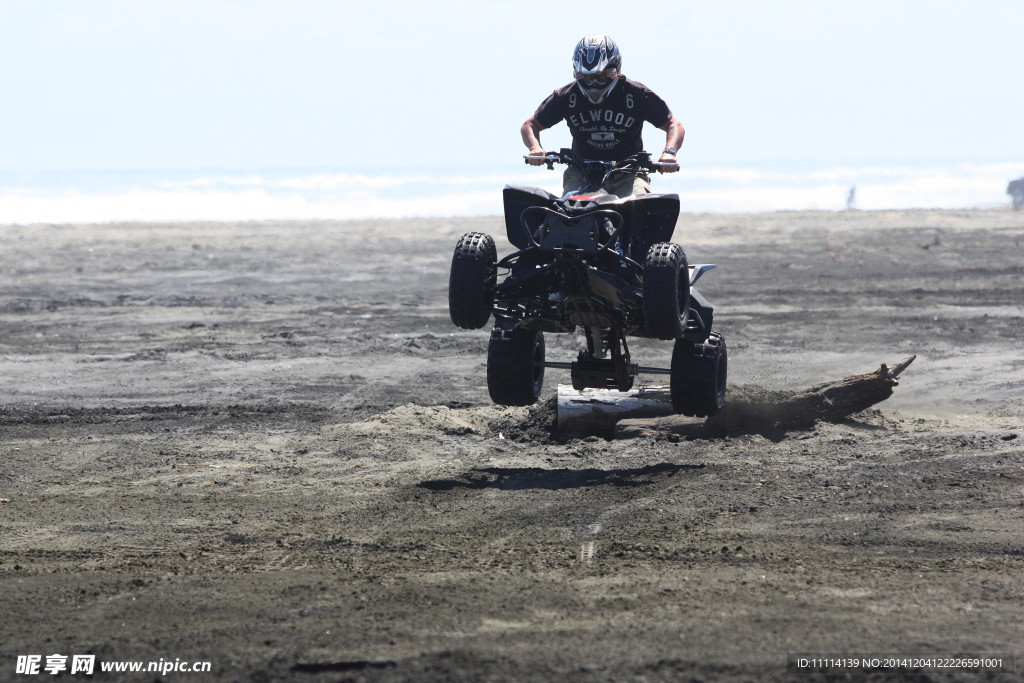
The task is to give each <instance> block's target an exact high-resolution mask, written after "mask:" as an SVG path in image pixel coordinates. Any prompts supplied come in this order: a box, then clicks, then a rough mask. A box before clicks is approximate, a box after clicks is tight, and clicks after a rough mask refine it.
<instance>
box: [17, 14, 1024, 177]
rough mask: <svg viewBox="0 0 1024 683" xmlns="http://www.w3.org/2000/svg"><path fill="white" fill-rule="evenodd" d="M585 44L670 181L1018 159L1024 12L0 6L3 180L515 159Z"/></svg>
mask: <svg viewBox="0 0 1024 683" xmlns="http://www.w3.org/2000/svg"><path fill="white" fill-rule="evenodd" d="M588 32H607V33H609V34H610V35H612V37H613V38H615V40H616V41H617V42H618V43H619V46H620V48H621V50H622V52H623V71H624V73H626V75H628V76H630V77H631V78H634V79H636V80H639V81H641V82H643V83H646V84H647V85H648V86H650V87H651V88H653V89H654V90H655V91H656V92H658V93H659V94H660V95H661V96H662V97H664V98H665V100H666V101H667V102H668V103H669V106H670V107H671V108H672V110H673V112H674V113H675V114H676V115H677V116H678V117H679V118H680V119H681V120H682V121H683V123H684V125H685V126H686V129H687V136H686V142H685V144H684V146H683V153H682V155H681V156H682V160H683V163H684V164H686V163H695V164H714V163H719V162H721V163H742V162H780V163H782V162H787V161H812V162H826V163H834V162H893V161H895V162H918V161H926V162H928V161H943V160H970V161H982V162H984V161H1000V160H1010V161H1015V160H1021V159H1024V88H1022V87H1021V83H1020V66H1021V56H1022V54H1024V51H1022V47H1021V44H1022V39H1021V35H1024V2H1021V1H1020V0H1002V1H1000V2H994V1H985V0H963V1H962V2H939V1H936V2H925V1H912V0H882V1H873V0H856V1H853V0H849V1H846V2H831V1H829V2H825V1H811V0H772V1H771V2H742V1H739V0H732V1H730V0H720V1H717V2H711V1H710V0H706V1H702V2H688V1H681V0H670V1H668V2H660V1H650V2H646V3H628V2H622V1H621V0H617V1H615V2H600V1H597V0H589V1H588V2H572V3H561V2H557V1H554V0H544V1H535V0H526V1H521V0H520V1H516V2H508V1H507V0H505V1H501V2H490V1H480V0H477V1H473V2H470V1H466V2H462V1H459V0H440V1H434V2H426V3H424V2H422V0H408V1H405V0H402V1H394V2H389V1H387V0H378V1H376V2H347V1H345V0H340V1H339V0H333V1H314V0H273V1H263V0H245V1H234V0H173V1H170V0H169V1H166V2H162V1H159V0H147V1H143V2H140V1H139V0H109V1H105V0H88V1H83V0H2V1H0V56H2V59H0V92H2V93H3V100H2V106H0V130H2V131H3V137H2V145H0V170H6V171H28V170H64V169H128V168H153V169H167V168H198V167H207V168H270V167H309V166H315V167H341V168H358V167H360V166H361V165H367V166H373V167H381V166H386V165H388V164H396V165H400V166H410V165H419V164H430V165H436V164H439V163H442V164H443V163H447V162H449V161H450V162H451V163H452V164H453V165H456V164H466V163H472V162H475V161H479V162H481V163H490V164H493V163H495V162H502V161H503V160H505V159H518V156H519V155H521V154H523V152H524V148H523V147H522V143H521V142H520V139H519V126H520V124H521V123H522V122H523V121H524V120H525V119H526V118H527V117H528V116H529V115H530V114H531V113H532V112H533V110H534V109H535V108H536V106H537V104H539V103H540V101H541V100H542V99H543V98H544V97H545V96H546V95H547V94H548V93H550V92H551V91H552V90H553V89H555V88H556V87H558V86H561V85H563V84H565V83H567V82H568V81H569V80H571V53H572V48H573V46H574V45H575V43H576V41H577V40H579V38H580V37H581V36H582V35H583V34H585V33H588ZM542 141H543V142H544V143H545V146H546V147H548V148H549V149H554V148H557V147H559V146H563V145H567V144H568V141H569V140H568V134H567V132H566V129H565V126H564V124H562V125H560V126H559V127H557V128H554V129H552V130H550V131H546V132H545V133H544V135H543V136H542ZM645 141H646V143H647V145H646V146H647V148H648V149H650V150H652V151H657V150H660V149H661V147H662V145H663V144H664V137H663V133H661V131H657V130H655V129H648V131H647V132H646V133H645Z"/></svg>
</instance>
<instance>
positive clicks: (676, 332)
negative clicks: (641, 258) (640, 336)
mask: <svg viewBox="0 0 1024 683" xmlns="http://www.w3.org/2000/svg"><path fill="white" fill-rule="evenodd" d="M643 288H644V321H645V323H646V327H647V334H648V336H650V337H654V338H656V339H678V338H679V337H682V336H683V332H684V331H685V330H686V315H687V309H688V308H689V306H690V269H689V266H688V265H687V263H686V252H684V251H683V248H682V247H681V246H679V245H678V244H672V243H671V242H659V243H657V244H654V245H652V246H651V248H650V250H649V251H648V252H647V259H646V260H645V262H644V285H643Z"/></svg>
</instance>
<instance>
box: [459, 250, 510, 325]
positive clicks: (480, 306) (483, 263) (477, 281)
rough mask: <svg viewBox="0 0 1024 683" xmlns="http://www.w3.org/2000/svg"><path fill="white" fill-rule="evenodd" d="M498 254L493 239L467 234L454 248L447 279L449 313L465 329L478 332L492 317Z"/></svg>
mask: <svg viewBox="0 0 1024 683" xmlns="http://www.w3.org/2000/svg"><path fill="white" fill-rule="evenodd" d="M497 259H498V252H497V249H495V246H494V238H493V237H491V236H490V235H486V234H484V233H482V232H467V233H466V234H465V235H463V236H462V237H461V238H460V239H459V242H458V244H456V245H455V254H454V255H453V256H452V271H451V276H450V277H449V279H448V313H449V314H450V315H451V317H452V322H453V323H455V324H456V325H457V326H458V327H461V328H463V329H466V330H479V329H480V328H481V327H483V326H484V325H486V324H487V319H488V318H490V317H491V306H492V304H493V296H494V294H493V293H494V283H495V279H496V274H497V270H496V268H495V262H496V261H497Z"/></svg>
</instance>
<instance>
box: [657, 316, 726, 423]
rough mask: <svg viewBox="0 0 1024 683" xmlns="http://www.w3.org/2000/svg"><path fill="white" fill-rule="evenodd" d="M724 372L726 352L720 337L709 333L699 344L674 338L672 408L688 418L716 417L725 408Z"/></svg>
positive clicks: (715, 333)
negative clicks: (705, 339)
mask: <svg viewBox="0 0 1024 683" xmlns="http://www.w3.org/2000/svg"><path fill="white" fill-rule="evenodd" d="M728 371H729V352H728V350H727V349H726V346H725V338H724V337H722V335H720V334H718V333H717V332H712V333H711V336H709V337H708V339H707V341H705V342H703V343H701V344H694V343H693V342H691V341H687V340H686V339H677V340H676V345H675V348H674V349H673V350H672V375H671V380H670V386H671V392H672V407H673V408H674V409H675V410H676V412H678V413H682V414H683V415H689V416H690V417H711V416H712V415H715V414H717V413H718V411H719V410H721V409H722V406H723V405H725V384H726V379H727V376H728Z"/></svg>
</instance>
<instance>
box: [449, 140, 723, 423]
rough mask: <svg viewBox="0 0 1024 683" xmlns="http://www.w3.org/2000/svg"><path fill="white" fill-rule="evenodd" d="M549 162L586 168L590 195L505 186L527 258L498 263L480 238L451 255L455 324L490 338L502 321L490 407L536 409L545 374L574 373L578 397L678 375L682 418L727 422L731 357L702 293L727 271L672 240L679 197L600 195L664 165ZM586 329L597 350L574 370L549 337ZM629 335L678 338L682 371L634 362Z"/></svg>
mask: <svg viewBox="0 0 1024 683" xmlns="http://www.w3.org/2000/svg"><path fill="white" fill-rule="evenodd" d="M544 163H545V164H546V165H547V166H548V168H549V169H553V168H554V165H555V164H566V165H568V166H570V167H572V168H575V169H577V170H578V171H580V172H581V174H582V175H583V177H584V178H585V185H584V187H582V188H580V189H579V190H576V191H573V192H568V193H566V194H565V195H563V196H562V197H556V196H555V195H553V194H551V193H550V192H547V191H545V190H542V189H539V188H535V187H513V186H506V187H505V189H504V209H505V228H506V233H507V236H508V240H509V242H511V244H512V245H513V246H514V247H515V248H516V249H517V251H515V252H513V253H511V254H509V255H507V256H505V257H503V258H501V259H500V260H498V258H497V250H496V247H495V243H494V239H493V238H492V237H491V236H490V235H487V234H484V233H479V232H471V233H467V234H465V235H463V236H462V238H461V239H460V240H459V242H458V244H457V245H456V247H455V253H454V255H453V258H452V268H451V275H450V280H449V312H450V314H451V318H452V322H454V323H455V324H456V325H457V326H459V327H462V328H465V329H479V328H481V327H484V326H485V325H486V324H487V321H488V320H489V319H490V318H491V317H492V316H493V318H494V327H493V329H492V330H491V337H490V342H489V345H488V354H487V385H488V391H489V393H490V396H491V399H492V400H493V401H494V402H495V403H499V404H504V405H531V404H533V403H535V402H536V401H537V398H538V397H539V395H540V391H541V387H542V385H543V381H544V369H545V368H560V369H567V370H569V371H570V373H571V376H572V385H573V387H574V388H575V389H577V390H582V389H584V388H588V387H589V388H601V389H617V390H619V391H623V392H625V391H629V390H630V389H631V388H632V387H633V382H634V379H635V378H636V376H637V375H638V374H640V373H655V374H667V375H670V387H671V395H672V403H673V406H674V408H675V409H676V411H677V412H680V413H683V414H686V415H694V416H702V417H703V416H710V415H714V414H715V413H717V412H718V411H719V410H720V409H721V407H722V405H723V403H724V399H725V385H726V374H727V367H728V354H727V350H726V346H725V340H724V338H723V337H722V336H721V335H720V334H718V333H717V332H713V331H712V323H713V314H714V309H713V307H712V306H711V304H710V303H709V302H708V301H707V300H706V299H705V298H704V297H703V296H702V295H701V293H700V292H699V291H698V290H697V289H696V288H694V287H693V285H694V283H696V282H697V280H698V279H700V277H701V276H702V275H704V274H705V273H706V272H708V271H709V270H711V269H713V268H715V267H716V266H714V265H712V264H699V265H693V266H691V265H689V264H688V263H687V260H686V254H685V252H684V251H683V248H682V247H681V246H679V245H678V244H674V243H672V242H670V241H669V240H671V238H672V233H673V232H674V230H675V224H676V220H677V219H678V216H679V197H678V195H674V194H643V195H634V196H628V197H617V196H615V195H611V194H608V193H607V192H606V191H604V190H603V189H601V188H602V187H603V186H605V185H606V184H607V183H608V182H610V181H614V180H615V178H616V176H617V175H618V174H629V175H634V174H636V173H642V172H647V171H654V170H658V168H659V164H657V163H656V162H652V161H651V158H650V155H648V154H646V153H641V154H638V155H636V156H633V157H629V158H628V159H625V160H623V161H620V162H602V161H590V160H583V161H578V160H576V159H574V158H573V156H572V153H571V151H570V150H566V149H563V150H561V151H560V152H558V153H549V154H548V155H547V156H545V157H544ZM499 275H501V277H500V278H499ZM499 279H500V281H499ZM577 328H582V330H583V333H584V335H585V336H586V341H587V348H586V350H582V351H580V352H579V355H578V357H577V359H576V360H575V361H572V362H558V361H548V360H547V359H546V358H545V347H544V333H545V332H548V333H572V332H575V330H576V329H577ZM627 336H634V337H647V338H655V339H665V340H674V342H675V346H674V348H673V354H672V366H671V368H654V367H642V366H640V365H638V364H635V363H633V362H632V359H631V356H630V352H629V346H628V343H627Z"/></svg>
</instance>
